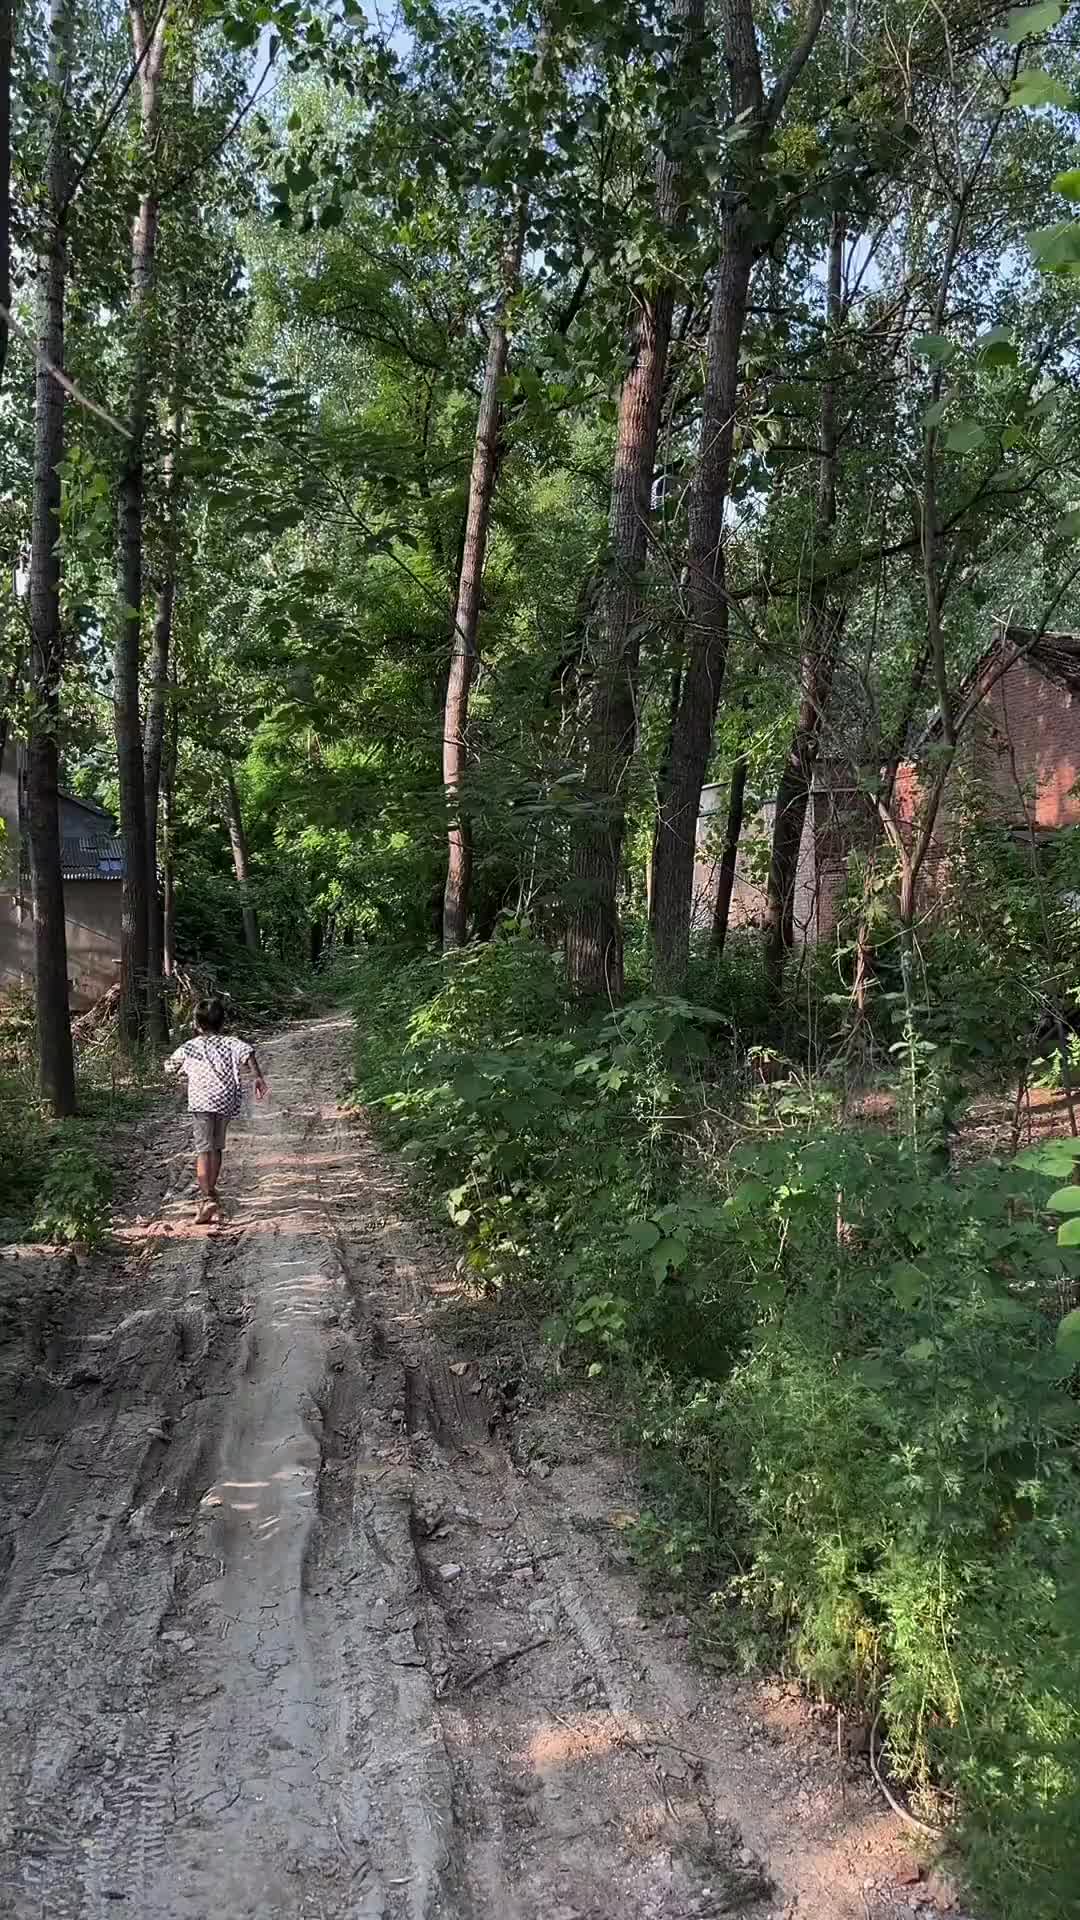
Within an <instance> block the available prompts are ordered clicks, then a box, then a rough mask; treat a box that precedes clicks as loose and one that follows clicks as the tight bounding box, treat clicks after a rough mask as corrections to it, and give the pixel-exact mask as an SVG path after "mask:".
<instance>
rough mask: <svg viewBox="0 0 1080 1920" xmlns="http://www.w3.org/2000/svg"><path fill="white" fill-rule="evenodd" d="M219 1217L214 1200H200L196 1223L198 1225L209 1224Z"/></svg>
mask: <svg viewBox="0 0 1080 1920" xmlns="http://www.w3.org/2000/svg"><path fill="white" fill-rule="evenodd" d="M217 1218H218V1210H217V1207H216V1205H215V1204H214V1202H213V1200H200V1202H199V1206H198V1210H197V1212H196V1214H195V1225H196V1226H197V1227H205V1226H209V1224H210V1221H211V1220H216V1219H217Z"/></svg>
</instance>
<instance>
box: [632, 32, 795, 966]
mask: <svg viewBox="0 0 1080 1920" xmlns="http://www.w3.org/2000/svg"><path fill="white" fill-rule="evenodd" d="M823 11H824V0H810V4H809V6H808V8H807V10H806V16H805V23H804V25H803V27H802V30H801V33H800V36H799V39H798V40H797V42H796V44H795V46H794V47H793V49H792V51H791V54H790V56H789V58H788V61H787V64H786V66H785V67H784V68H783V70H782V71H781V73H780V75H779V77H778V79H777V80H776V83H775V85H774V87H773V89H772V92H771V94H770V96H769V98H768V99H767V100H766V98H765V93H764V89H763V86H762V79H761V63H760V60H759V57H758V43H757V31H756V27H755V24H754V13H753V4H752V0H723V4H722V6H721V29H722V36H723V46H724V56H725V64H726V66H727V70H728V76H729V87H730V97H729V107H730V118H731V121H733V122H734V121H736V120H737V121H738V122H739V123H740V124H741V125H742V127H743V128H744V129H745V134H746V137H745V139H744V140H743V141H740V142H738V143H737V144H735V145H733V147H732V149H731V167H730V173H729V177H728V180H727V182H726V184H725V187H724V189H723V192H722V195H721V240H722V252H721V256H720V261H719V264H718V266H717V270H716V278H715V281H714V285H713V297H712V305H711V309H710V315H709V338H708V347H707V365H706V376H705V393H704V396H703V399H702V408H701V436H700V445H699V452H698V460H697V466H696V469H695V473H694V482H693V488H692V491H691V495H690V514H689V521H690V524H689V530H688V561H687V571H688V575H689V592H688V605H687V624H688V627H689V633H688V637H687V647H686V669H685V672H684V675H683V688H682V698H681V700H680V702H679V711H678V714H677V715H676V718H675V724H674V726H673V728H672V733H671V744H670V748H669V751H668V779H667V784H666V790H665V792H664V794H663V796H662V798H661V804H660V825H659V833H658V840H657V860H656V867H655V875H654V895H653V956H654V967H655V973H656V979H657V984H658V985H659V986H661V987H664V988H667V989H669V990H670V989H674V988H678V987H680V986H681V985H682V983H683V981H684V979H685V977H686V967H687V962H688V960H689V957H690V917H691V910H692V906H693V892H694V859H695V853H696V848H697V825H698V816H699V814H700V811H701V789H702V787H703V786H704V784H705V778H706V775H707V773H708V767H709V755H710V753H711V752H712V742H713V730H714V726H715V721H716V710H717V706H718V704H719V700H720V692H721V688H722V685H723V678H724V670H725V667H726V665H727V649H728V600H727V587H726V581H725V556H724V545H723V536H724V518H725V513H726V510H727V500H728V487H729V483H730V478H731V456H732V446H733V441H734V432H735V407H736V402H737V399H738V392H739V381H740V360H741V351H742V338H743V330H744V327H745V324H746V305H747V297H748V293H749V287H750V275H751V272H752V270H753V265H754V248H755V237H754V236H755V227H756V225H757V224H758V222H759V220H760V215H759V213H758V212H757V211H756V210H755V207H754V206H752V205H751V201H752V200H753V189H755V188H757V187H759V186H760V184H761V168H762V155H763V152H764V148H765V145H766V143H767V140H768V138H769V135H770V134H771V132H772V130H773V128H774V127H775V126H776V124H777V121H778V120H779V119H780V117H781V115H782V113H783V111H784V107H785V104H786V102H787V99H788V97H789V95H790V93H791V90H792V88H793V87H794V86H795V84H796V83H797V81H798V79H799V76H800V74H801V73H802V70H803V68H804V66H805V64H806V61H807V60H808V58H809V56H810V53H811V52H812V50H813V47H814V44H815V41H816V39H817V35H818V32H819V30H820V27H821V20H822V14H823Z"/></svg>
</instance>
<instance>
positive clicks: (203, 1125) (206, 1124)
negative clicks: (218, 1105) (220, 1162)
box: [188, 1113, 229, 1153]
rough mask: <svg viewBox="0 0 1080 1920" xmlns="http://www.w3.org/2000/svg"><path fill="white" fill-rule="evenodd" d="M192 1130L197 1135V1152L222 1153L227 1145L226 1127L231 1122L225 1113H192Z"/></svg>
mask: <svg viewBox="0 0 1080 1920" xmlns="http://www.w3.org/2000/svg"><path fill="white" fill-rule="evenodd" d="M188 1119H189V1120H190V1121H191V1131H192V1133H193V1134H194V1135H195V1151H196V1153H221V1151H222V1150H223V1148H224V1146H225V1129H226V1127H227V1126H228V1124H229V1119H228V1115H227V1114H224V1113H190V1114H189V1115H188Z"/></svg>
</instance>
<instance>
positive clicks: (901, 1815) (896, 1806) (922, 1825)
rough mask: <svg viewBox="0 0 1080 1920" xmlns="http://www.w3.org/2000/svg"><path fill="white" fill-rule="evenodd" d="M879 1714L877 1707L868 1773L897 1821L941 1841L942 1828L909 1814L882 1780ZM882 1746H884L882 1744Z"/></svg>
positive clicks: (871, 1734) (880, 1712)
mask: <svg viewBox="0 0 1080 1920" xmlns="http://www.w3.org/2000/svg"><path fill="white" fill-rule="evenodd" d="M881 1714H882V1709H881V1708H880V1707H879V1708H878V1710H877V1713H876V1714H875V1715H874V1724H873V1726H872V1727H871V1729H870V1771H871V1773H872V1774H873V1776H874V1780H875V1782H876V1783H877V1786H878V1788H879V1789H880V1791H881V1793H883V1794H884V1796H885V1799H886V1800H887V1801H888V1803H889V1805H890V1807H891V1808H892V1810H893V1812H894V1813H895V1815H896V1817H897V1819H898V1820H902V1821H903V1822H904V1825H905V1826H906V1827H913V1828H914V1830H915V1832H916V1833H924V1834H926V1835H927V1837H928V1838H929V1839H931V1840H942V1839H944V1837H945V1829H944V1827H935V1826H932V1825H931V1823H930V1821H929V1820H920V1819H919V1817H918V1815H917V1814H914V1813H911V1812H909V1810H908V1808H907V1807H905V1806H903V1805H902V1803H901V1802H900V1801H899V1800H898V1799H897V1798H896V1795H895V1794H894V1793H893V1791H892V1789H891V1788H890V1787H889V1786H887V1785H886V1782H885V1781H884V1779H883V1778H882V1774H881V1769H880V1768H879V1766H878V1763H877V1753H876V1747H877V1730H878V1727H879V1726H880V1724H881ZM882 1744H884V1742H883V1743H882Z"/></svg>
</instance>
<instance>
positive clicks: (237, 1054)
mask: <svg viewBox="0 0 1080 1920" xmlns="http://www.w3.org/2000/svg"><path fill="white" fill-rule="evenodd" d="M254 1051H255V1050H254V1048H253V1047H249V1045H248V1043H247V1041H246V1040H240V1039H238V1038H237V1037H236V1035H235V1034H231V1033H200V1034H198V1035H197V1036H196V1038H195V1039H194V1040H185V1042H184V1044H183V1046H182V1047H177V1049H176V1052H175V1053H174V1054H171V1055H170V1057H169V1062H168V1064H169V1067H170V1069H171V1070H172V1072H173V1073H185V1074H186V1075H187V1083H188V1110H189V1111H190V1112H191V1113H223V1114H225V1115H226V1117H227V1118H228V1119H232V1118H233V1116H234V1115H235V1114H238V1113H239V1111H240V1108H241V1106H242V1105H243V1099H244V1094H243V1082H242V1078H241V1076H242V1074H243V1070H244V1068H245V1067H246V1066H247V1063H248V1061H249V1060H250V1059H251V1058H252V1056H253V1054H254Z"/></svg>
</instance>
